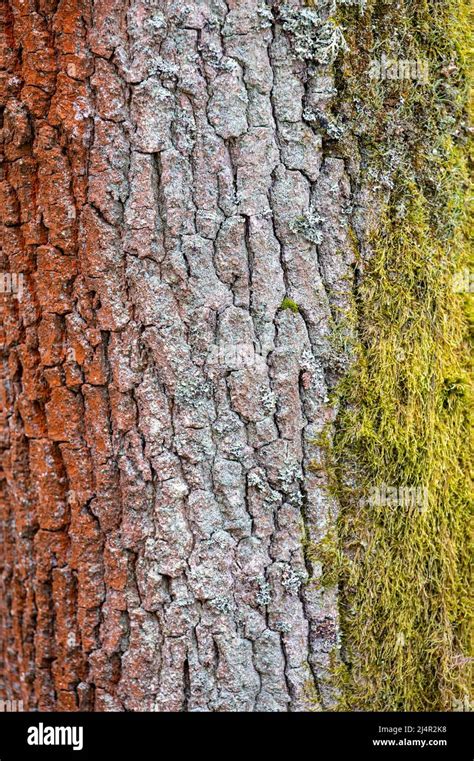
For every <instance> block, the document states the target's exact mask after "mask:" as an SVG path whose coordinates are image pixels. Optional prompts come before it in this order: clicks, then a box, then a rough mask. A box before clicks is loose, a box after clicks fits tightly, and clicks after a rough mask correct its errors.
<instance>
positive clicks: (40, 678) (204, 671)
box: [0, 0, 357, 711]
mask: <svg viewBox="0 0 474 761" xmlns="http://www.w3.org/2000/svg"><path fill="white" fill-rule="evenodd" d="M293 5H294V6H295V7H298V6H299V3H293ZM269 13H270V9H269V8H268V7H266V6H263V5H262V3H261V2H256V1H255V0H239V1H238V2H237V1H234V0H228V2H226V3H225V2H222V1H221V0H215V1H214V0H208V2H198V1H196V2H187V3H185V4H183V3H182V2H178V1H176V2H171V1H169V2H166V1H165V0H162V1H160V2H153V0H149V1H148V2H146V1H145V0H131V2H129V3H128V2H125V1H124V0H96V2H94V3H92V2H90V1H88V0H65V1H62V2H57V0H27V1H26V2H25V1H24V0H9V1H8V2H7V3H6V5H5V6H4V7H3V10H2V14H3V22H4V25H3V31H2V35H3V40H2V50H3V53H4V55H3V62H4V63H3V67H4V68H3V70H2V81H3V82H4V97H3V105H4V116H3V131H2V134H3V141H4V152H5V165H4V166H5V169H4V172H3V175H2V184H1V187H2V195H3V199H4V200H3V204H2V205H3V209H4V215H5V217H4V220H3V251H2V257H3V258H2V268H3V270H4V271H8V272H18V273H24V277H25V282H24V292H23V296H22V298H21V299H16V298H14V297H13V295H5V296H4V297H3V303H2V308H3V312H4V314H3V336H2V338H3V354H2V375H3V378H2V396H3V413H2V448H3V455H2V479H1V481H0V485H1V505H2V507H1V509H2V513H1V531H2V537H1V538H2V544H3V550H2V554H1V587H2V601H1V603H0V642H1V648H2V651H1V669H0V697H5V698H10V699H15V698H16V699H23V701H24V703H25V706H26V707H27V708H28V709H34V708H39V709H41V710H77V709H81V710H96V711H111V710H130V711H140V710H159V711H181V710H189V711H238V710H240V711H287V710H304V709H306V708H307V707H308V692H310V693H312V695H313V699H314V694H317V696H318V697H317V699H318V700H319V701H320V705H321V707H326V708H327V707H330V706H331V705H332V704H333V700H334V695H333V693H332V690H331V687H330V684H329V679H328V672H329V667H330V655H331V652H332V651H335V649H337V642H338V634H337V632H338V621H337V599H336V591H335V590H328V589H327V588H326V589H325V590H324V591H323V590H320V589H318V588H317V586H316V585H314V584H309V585H306V584H305V581H306V580H307V578H308V575H309V573H314V574H315V575H316V576H317V574H318V569H317V568H308V567H307V562H306V561H305V556H304V550H303V544H304V541H303V540H304V539H306V540H311V541H319V540H321V539H322V538H323V537H324V536H325V535H326V533H327V531H328V529H329V528H330V526H331V524H332V523H333V521H334V516H335V510H336V506H335V505H334V503H333V501H332V499H331V497H330V496H328V493H327V490H326V489H325V486H326V484H325V476H324V473H323V472H322V471H321V472H318V469H317V468H315V467H312V468H311V469H309V467H308V466H309V463H310V462H311V461H314V459H315V457H316V459H317V457H318V449H317V448H316V447H315V446H314V444H313V443H312V442H313V441H314V439H315V438H316V437H317V436H318V434H319V433H320V432H321V431H322V429H323V426H324V425H325V424H326V423H327V421H331V420H332V419H333V418H334V415H335V410H334V409H333V408H331V406H330V404H329V398H328V393H329V391H330V389H331V387H332V386H333V384H334V382H335V379H336V376H337V372H338V366H339V363H340V360H341V357H340V356H339V357H338V356H337V355H336V352H335V350H334V347H333V345H332V343H331V339H330V334H331V326H332V324H333V322H334V320H335V319H336V320H337V319H338V315H339V314H340V310H341V309H343V308H344V304H345V293H346V292H347V290H348V289H350V288H351V281H352V277H353V267H354V253H353V245H352V244H351V238H350V234H349V215H350V212H351V204H352V203H353V202H354V198H353V195H354V194H353V192H351V182H352V184H354V178H353V176H351V172H352V173H354V172H355V169H354V167H352V169H351V167H350V166H347V162H346V161H345V160H344V159H343V158H342V157H341V156H338V155H337V151H336V150H335V149H334V147H332V148H331V149H328V148H327V145H326V142H325V141H323V140H322V138H321V134H320V130H319V131H318V130H317V129H316V128H314V125H312V123H311V120H310V118H309V117H308V114H310V113H311V112H319V113H324V112H325V109H326V108H327V106H328V104H329V103H330V101H331V98H332V97H334V92H335V91H334V82H333V79H332V77H331V71H330V68H329V67H322V66H316V65H314V66H312V67H308V66H307V65H306V64H305V63H304V62H302V61H300V60H298V58H296V57H295V56H294V54H293V52H292V50H291V39H290V37H289V35H288V34H287V33H286V32H285V31H284V30H283V29H282V25H281V23H278V21H277V22H275V21H274V20H271V19H270V20H269ZM270 15H271V13H270ZM304 113H305V114H306V115H305V117H304V116H303V114H304ZM356 221H357V220H356ZM356 227H357V225H356ZM321 231H323V232H324V236H322V235H321ZM285 298H286V299H287V302H284V299H285ZM290 299H291V302H290V301H288V300H290ZM292 302H295V304H293V303H292ZM282 305H283V306H287V305H289V306H290V307H292V308H282ZM295 305H297V306H298V309H296V306H295Z"/></svg>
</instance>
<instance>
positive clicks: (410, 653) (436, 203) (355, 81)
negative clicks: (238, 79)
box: [312, 0, 473, 711]
mask: <svg viewBox="0 0 474 761" xmlns="http://www.w3.org/2000/svg"><path fill="white" fill-rule="evenodd" d="M467 13H468V4H467V3H466V2H464V0H456V1H455V0H436V2H435V0H423V1H422V2H420V1H419V0H417V2H415V1H414V0H413V1H411V0H405V1H404V2H402V1H401V2H400V3H397V4H389V3H384V2H372V3H371V4H370V7H368V9H367V11H366V16H365V18H364V20H363V22H361V21H360V18H359V15H358V13H356V11H355V10H354V9H351V7H350V6H348V7H345V8H343V9H342V10H341V16H340V19H341V23H343V25H344V24H345V26H346V32H345V33H346V38H347V39H348V40H349V41H350V42H351V48H352V53H351V54H350V55H349V56H347V57H346V60H345V62H344V65H343V67H342V70H341V71H340V74H339V77H340V81H339V82H338V87H339V90H340V91H341V102H340V108H342V109H344V108H346V114H345V115H346V118H347V120H348V121H349V122H350V123H351V124H352V125H354V129H353V131H354V132H355V133H356V135H357V138H358V148H359V151H360V155H361V157H362V159H363V161H362V165H363V166H364V167H365V170H364V171H365V177H364V182H366V183H370V182H373V184H380V185H381V186H382V187H384V188H385V189H389V190H390V198H389V201H388V203H387V204H386V206H385V208H384V209H383V212H382V219H380V218H379V219H378V220H377V221H378V224H377V230H376V232H373V233H372V235H371V237H370V240H369V241H367V243H368V244H369V245H370V248H371V251H372V255H371V258H370V261H369V263H368V265H366V268H365V271H364V274H363V277H361V278H360V282H358V284H357V285H356V287H355V294H354V300H355V304H356V305H357V320H356V326H357V327H356V340H355V344H354V346H353V347H352V351H353V355H354V361H353V364H352V367H351V369H350V371H349V372H348V373H347V375H346V376H345V378H344V379H343V381H342V382H341V384H340V386H339V388H338V397H339V404H340V412H339V415H338V419H337V424H336V429H335V434H334V437H333V439H332V437H326V438H325V440H324V442H318V446H320V447H321V451H322V452H325V453H326V455H327V462H326V466H327V470H328V475H329V482H330V484H331V488H333V489H335V490H336V491H337V494H338V497H339V501H340V504H341V513H340V518H339V522H338V527H337V536H336V537H334V536H331V537H329V538H328V540H327V541H326V540H325V541H324V542H323V543H321V546H318V547H316V548H312V551H313V552H314V553H315V554H314V557H315V558H316V559H319V560H320V562H322V564H323V583H328V584H329V583H330V584H331V585H333V584H334V583H336V582H337V583H338V585H339V589H340V600H341V602H340V616H341V625H342V629H343V662H339V663H338V665H337V666H336V667H335V678H336V680H337V681H338V683H339V687H340V692H341V708H343V709H347V710H380V711H390V710H395V711H396V710H405V711H406V710H414V711H420V710H443V709H444V710H457V709H458V708H459V706H466V705H470V699H469V675H468V673H466V672H467V671H468V669H467V665H466V664H467V659H468V656H469V654H470V650H469V611H470V600H469V588H470V579H469V557H468V551H469V537H468V523H469V518H470V515H471V511H472V503H471V497H470V495H471V494H472V481H471V480H470V472H469V463H470V461H471V459H470V458H471V454H472V452H471V446H470V420H469V409H470V405H471V403H472V394H471V388H470V377H469V373H468V371H469V358H468V340H469V332H468V322H469V319H470V315H472V310H473V307H472V295H470V294H458V293H455V292H454V288H453V275H454V274H455V272H456V271H458V270H459V269H460V268H462V267H463V266H468V265H467V264H466V261H467V259H466V256H467V254H466V248H467V246H466V233H467V193H468V184H469V183H468V174H467V131H466V129H465V124H466V114H465V102H466V71H465V70H466V63H467V53H466V50H467V41H466V38H465V37H466V30H467V29H468V28H469V25H468V22H467ZM384 45H385V46H386V50H387V53H390V54H391V56H392V57H395V58H396V57H399V58H403V59H412V60H417V59H420V60H423V59H427V60H428V61H429V71H430V79H429V83H428V85H424V86H419V85H417V84H414V83H413V82H406V81H390V82H368V80H367V77H366V76H364V71H366V69H367V66H368V62H369V60H370V57H371V55H372V54H373V53H372V51H373V50H377V51H378V55H380V54H381V52H382V51H383V50H384ZM390 45H391V48H390ZM446 67H448V68H446ZM453 67H454V68H453ZM443 72H444V73H443ZM449 72H451V73H449ZM347 109H348V110H347ZM351 109H352V110H351ZM345 148H347V151H353V143H352V144H348V145H347V146H344V144H341V146H340V150H341V151H342V152H343V151H344V150H345ZM377 216H378V217H380V214H378V215H377ZM471 324H472V323H471ZM383 484H385V485H388V486H392V487H401V486H404V487H410V488H412V489H417V488H418V489H426V490H427V493H428V504H427V508H426V509H423V510H420V509H418V508H417V506H416V505H408V504H407V505H400V506H398V507H396V508H394V507H389V506H387V505H377V504H371V503H370V502H369V501H368V499H367V497H368V494H369V493H370V491H371V490H372V489H374V488H375V487H378V486H381V485H383ZM325 568H326V570H325Z"/></svg>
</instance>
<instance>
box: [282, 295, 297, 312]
mask: <svg viewBox="0 0 474 761" xmlns="http://www.w3.org/2000/svg"><path fill="white" fill-rule="evenodd" d="M280 309H290V310H291V311H292V312H295V313H296V312H299V309H300V308H299V306H298V304H297V303H296V301H293V299H289V298H288V297H287V296H285V298H284V299H283V301H282V302H281V305H280Z"/></svg>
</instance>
